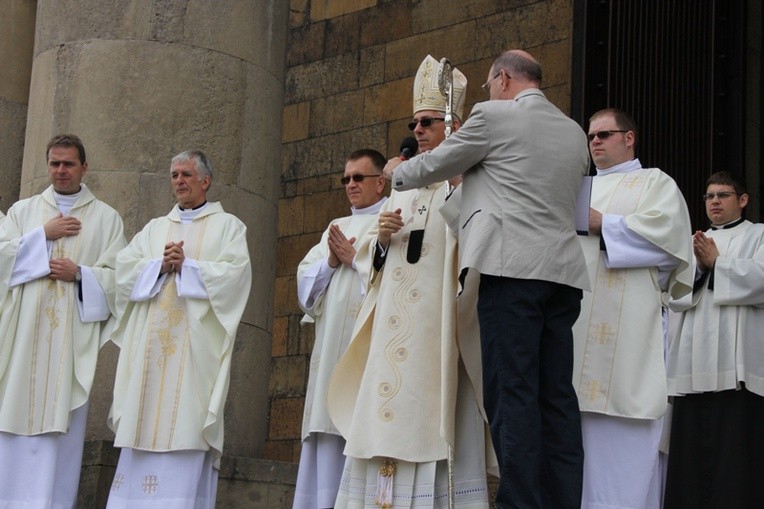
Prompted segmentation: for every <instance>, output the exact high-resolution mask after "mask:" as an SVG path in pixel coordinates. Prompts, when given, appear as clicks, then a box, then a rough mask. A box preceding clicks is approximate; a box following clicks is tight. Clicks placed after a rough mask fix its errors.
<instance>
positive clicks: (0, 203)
mask: <svg viewBox="0 0 764 509" xmlns="http://www.w3.org/2000/svg"><path fill="white" fill-rule="evenodd" d="M26 122H27V105H26V104H25V103H20V102H16V101H13V100H8V99H6V98H2V97H0V154H3V157H2V158H0V211H3V212H8V209H9V208H10V206H11V205H13V204H14V203H15V202H16V201H17V200H18V199H19V191H20V190H21V172H20V171H19V168H21V162H22V158H23V155H24V130H25V128H26ZM38 150H39V151H40V152H45V145H43V146H42V147H38Z"/></svg>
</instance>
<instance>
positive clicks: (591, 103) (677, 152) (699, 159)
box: [571, 0, 761, 229]
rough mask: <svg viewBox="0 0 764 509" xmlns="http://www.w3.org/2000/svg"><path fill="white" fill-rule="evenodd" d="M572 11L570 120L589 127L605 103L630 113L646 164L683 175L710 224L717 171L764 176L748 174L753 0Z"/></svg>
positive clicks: (634, 0) (618, 1)
mask: <svg viewBox="0 0 764 509" xmlns="http://www.w3.org/2000/svg"><path fill="white" fill-rule="evenodd" d="M574 9H575V24H574V47H573V51H574V57H573V88H572V97H571V114H572V116H573V118H574V119H576V120H577V121H578V122H580V123H581V125H582V126H584V128H586V127H587V124H588V118H589V116H591V114H592V113H594V112H595V111H597V110H599V109H601V108H605V107H617V108H621V109H623V110H625V111H627V112H628V113H630V114H631V115H632V116H633V117H634V120H635V121H636V122H637V125H638V126H639V130H640V139H639V143H638V148H637V151H638V153H637V156H638V157H639V158H640V160H641V161H642V164H643V165H644V166H645V167H659V168H661V169H662V170H663V171H665V172H666V173H668V174H669V175H671V176H672V177H673V178H674V179H675V180H676V181H677V184H679V187H680V188H681V189H682V192H683V193H684V195H685V199H686V200H687V205H688V207H689V209H690V215H691V218H692V223H693V227H694V228H696V229H698V228H700V229H705V227H706V225H707V220H706V216H705V210H704V205H703V202H702V200H701V195H702V194H703V193H704V192H705V189H704V186H705V181H706V179H707V178H708V176H709V175H710V174H711V173H713V172H714V171H719V170H727V171H730V172H732V173H735V174H738V175H741V176H743V177H744V178H745V179H746V180H747V181H748V184H749V187H750V185H751V183H752V181H753V182H755V184H756V185H757V186H758V183H759V178H758V175H757V176H756V178H754V179H748V178H746V177H748V176H747V175H746V160H745V157H746V136H745V134H746V87H747V86H749V85H748V84H747V82H746V51H747V50H746V26H747V23H746V14H747V12H746V11H747V9H746V1H745V0H740V1H729V0H700V1H699V0H660V1H656V0H576V1H575V3H574ZM758 16H759V23H760V22H761V13H760V11H759V13H758ZM749 143H750V142H749ZM749 167H750V166H749ZM752 191H754V190H753V189H752ZM754 194H755V195H757V196H758V195H759V193H758V189H757V190H755V191H754ZM756 216H757V217H758V214H756Z"/></svg>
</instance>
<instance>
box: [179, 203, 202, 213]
mask: <svg viewBox="0 0 764 509" xmlns="http://www.w3.org/2000/svg"><path fill="white" fill-rule="evenodd" d="M205 205H207V200H204V201H203V202H202V204H201V205H197V206H196V207H193V208H190V209H184V208H183V207H181V206H180V204H178V208H179V209H180V210H182V211H184V212H186V211H189V210H199V209H200V208H202V207H204V206H205Z"/></svg>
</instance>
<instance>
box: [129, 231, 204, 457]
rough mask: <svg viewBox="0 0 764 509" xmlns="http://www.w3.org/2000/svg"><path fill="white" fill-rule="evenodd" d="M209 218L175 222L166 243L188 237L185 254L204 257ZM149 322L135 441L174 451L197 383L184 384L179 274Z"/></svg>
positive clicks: (185, 340)
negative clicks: (182, 416)
mask: <svg viewBox="0 0 764 509" xmlns="http://www.w3.org/2000/svg"><path fill="white" fill-rule="evenodd" d="M206 223H207V222H206V219H202V220H200V221H198V222H194V223H191V224H188V225H181V224H176V223H173V224H172V226H171V227H170V229H169V231H168V236H167V239H166V242H170V241H173V242H179V241H181V240H183V242H184V244H183V250H184V252H185V253H186V256H187V257H188V258H193V259H199V250H200V249H201V245H202V239H203V235H204V230H205V226H206ZM163 245H164V243H163ZM148 324H149V325H148V337H147V340H146V346H145V351H144V363H145V365H146V368H145V369H144V372H143V379H142V393H141V402H140V409H139V412H138V421H137V429H136V434H135V445H136V446H137V447H139V448H143V449H148V450H171V448H172V444H173V438H174V433H175V427H176V423H177V419H178V416H179V414H180V413H181V410H180V407H181V404H182V403H183V401H184V394H189V393H190V391H195V388H194V387H187V386H188V385H191V384H184V379H186V378H187V377H186V376H184V375H185V374H186V370H187V369H188V365H189V364H188V362H187V360H188V359H187V357H188V355H190V354H189V341H190V331H189V326H188V317H187V315H186V310H185V299H184V298H182V297H178V289H177V279H176V274H174V273H173V274H170V275H169V276H168V277H167V279H166V281H165V283H164V285H163V286H162V289H161V290H160V291H159V293H158V294H157V295H156V296H155V297H154V299H153V300H152V303H151V307H150V311H149V318H148ZM186 398H188V397H187V396H186ZM202 424H203V423H202ZM202 424H200V429H201V426H202Z"/></svg>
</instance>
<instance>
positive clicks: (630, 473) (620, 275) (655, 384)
mask: <svg viewBox="0 0 764 509" xmlns="http://www.w3.org/2000/svg"><path fill="white" fill-rule="evenodd" d="M588 138H589V150H590V152H591V156H592V160H593V161H594V164H595V165H596V167H597V175H596V176H595V177H594V178H593V183H592V192H591V210H590V220H589V235H588V236H586V237H582V238H581V243H582V246H583V249H584V255H585V257H586V262H587V264H588V267H589V276H590V278H591V286H592V292H591V293H586V294H585V295H584V299H583V301H582V304H581V315H580V317H579V319H578V321H577V322H576V325H575V326H574V328H573V334H574V338H575V357H574V359H575V361H574V374H573V381H574V385H575V387H576V391H577V392H578V398H579V405H580V407H581V423H582V431H583V438H584V490H583V500H582V505H581V507H583V508H592V507H597V508H603V507H660V506H661V488H662V485H663V472H665V462H666V456H665V455H664V454H663V453H662V452H661V450H665V448H664V447H662V446H661V436H662V431H663V417H664V415H665V413H666V411H667V400H668V394H667V392H666V369H665V364H664V353H665V345H666V341H667V338H666V334H667V310H666V307H665V305H664V303H665V302H667V301H668V296H670V297H672V298H679V297H681V296H682V295H685V294H687V293H688V292H690V291H691V290H692V284H693V273H692V267H691V261H692V246H691V243H690V233H691V230H690V219H689V214H688V211H687V206H686V203H685V200H684V197H683V196H682V193H681V191H680V190H679V188H678V187H677V185H676V183H675V182H674V180H673V179H672V178H671V177H670V176H668V175H667V174H666V173H664V172H663V171H661V170H659V169H658V168H643V167H642V163H641V162H640V160H639V159H638V158H636V156H635V150H636V146H637V127H636V124H635V123H634V121H633V120H632V119H631V118H630V117H629V116H628V115H627V114H626V113H625V112H623V111H621V110H617V109H605V110H601V111H598V112H597V113H595V114H594V115H593V116H592V117H591V119H590V120H589V132H588Z"/></svg>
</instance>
